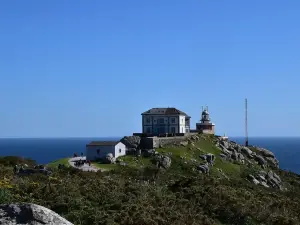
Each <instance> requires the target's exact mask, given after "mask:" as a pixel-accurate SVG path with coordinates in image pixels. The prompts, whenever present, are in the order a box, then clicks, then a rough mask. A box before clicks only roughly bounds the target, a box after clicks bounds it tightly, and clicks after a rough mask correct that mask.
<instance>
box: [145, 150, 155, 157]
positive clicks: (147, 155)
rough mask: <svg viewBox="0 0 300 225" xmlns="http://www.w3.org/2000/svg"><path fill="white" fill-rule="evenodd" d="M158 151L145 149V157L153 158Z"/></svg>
mask: <svg viewBox="0 0 300 225" xmlns="http://www.w3.org/2000/svg"><path fill="white" fill-rule="evenodd" d="M155 153H156V151H155V149H144V150H143V156H145V157H151V156H153V155H155Z"/></svg>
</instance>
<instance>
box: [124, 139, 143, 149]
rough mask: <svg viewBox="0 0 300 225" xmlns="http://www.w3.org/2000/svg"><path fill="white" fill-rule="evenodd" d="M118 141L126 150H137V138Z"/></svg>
mask: <svg viewBox="0 0 300 225" xmlns="http://www.w3.org/2000/svg"><path fill="white" fill-rule="evenodd" d="M120 141H121V142H122V143H123V144H124V145H125V146H126V147H127V148H128V149H137V148H139V146H140V143H141V138H140V137H139V136H125V137H123V138H122V139H121V140H120Z"/></svg>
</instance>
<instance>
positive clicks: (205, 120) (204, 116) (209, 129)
mask: <svg viewBox="0 0 300 225" xmlns="http://www.w3.org/2000/svg"><path fill="white" fill-rule="evenodd" d="M196 130H197V132H200V133H204V134H215V124H214V123H212V122H211V121H210V117H209V112H208V107H207V106H206V108H205V109H203V107H202V113H201V120H200V123H196Z"/></svg>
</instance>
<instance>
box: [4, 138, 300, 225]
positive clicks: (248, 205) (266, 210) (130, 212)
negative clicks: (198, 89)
mask: <svg viewBox="0 0 300 225" xmlns="http://www.w3.org/2000/svg"><path fill="white" fill-rule="evenodd" d="M125 139H126V140H127V142H130V141H131V144H133V145H134V146H135V147H136V149H135V150H134V149H133V151H132V154H133V155H127V156H123V157H121V158H120V159H119V160H118V163H117V164H111V166H110V169H111V170H110V171H107V172H102V173H101V172H97V173H93V172H81V171H79V170H76V169H73V168H64V169H61V170H58V169H55V168H54V169H53V173H52V175H51V176H46V175H43V174H33V175H30V176H25V177H22V178H20V177H14V176H13V170H12V167H11V164H7V163H6V164H5V165H1V170H0V179H1V182H0V203H11V202H30V203H35V204H39V205H42V206H45V207H47V208H50V209H52V210H53V211H55V212H57V213H59V214H60V215H62V216H63V217H65V218H66V219H68V220H69V221H71V222H73V223H74V224H137V225H138V224H139V225H140V224H145V225H148V224H149V225H150V224H151V225H152V224H157V225H164V224H178V225H179V224H207V225H212V224H237V225H246V224H247V225H255V224H299V221H300V215H299V213H298V212H299V210H300V177H299V175H297V174H295V173H292V172H287V171H283V170H281V169H279V168H278V165H279V162H278V160H277V159H276V157H275V156H274V154H273V153H272V152H270V151H268V150H266V149H262V148H259V147H255V146H250V147H249V148H246V147H245V146H241V145H238V144H236V143H234V142H230V141H223V140H222V139H221V138H220V137H216V136H212V135H194V136H191V137H189V138H187V140H185V141H182V142H181V143H179V144H170V145H166V146H161V147H160V148H158V149H155V150H151V149H150V150H149V149H148V150H145V149H144V150H142V151H141V154H137V152H138V145H139V140H138V139H136V138H135V139H133V138H131V137H126V138H125ZM123 141H124V140H123ZM133 142H134V143H133ZM127 144H128V143H127ZM139 155H140V156H139ZM1 162H2V161H1V160H0V163H1ZM30 162H32V161H30Z"/></svg>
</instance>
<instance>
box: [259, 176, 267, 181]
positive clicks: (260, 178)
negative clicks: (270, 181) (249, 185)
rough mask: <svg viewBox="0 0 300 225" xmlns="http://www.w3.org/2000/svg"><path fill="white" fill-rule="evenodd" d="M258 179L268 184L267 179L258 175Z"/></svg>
mask: <svg viewBox="0 0 300 225" xmlns="http://www.w3.org/2000/svg"><path fill="white" fill-rule="evenodd" d="M257 178H258V179H259V180H260V181H261V182H266V181H267V180H266V178H265V177H264V176H262V175H258V176H257Z"/></svg>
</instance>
